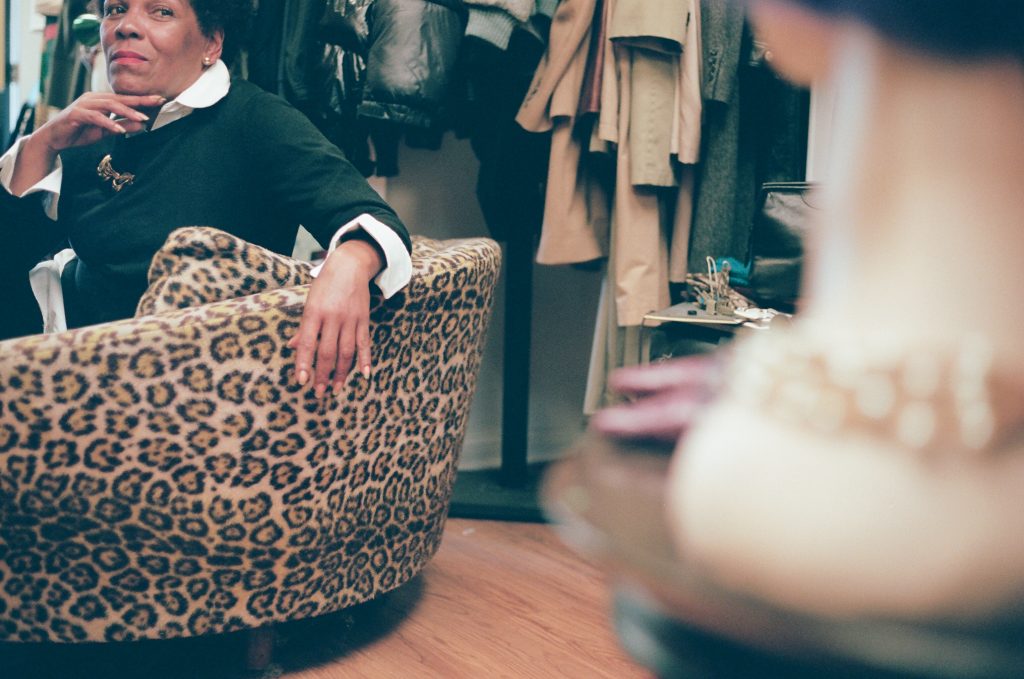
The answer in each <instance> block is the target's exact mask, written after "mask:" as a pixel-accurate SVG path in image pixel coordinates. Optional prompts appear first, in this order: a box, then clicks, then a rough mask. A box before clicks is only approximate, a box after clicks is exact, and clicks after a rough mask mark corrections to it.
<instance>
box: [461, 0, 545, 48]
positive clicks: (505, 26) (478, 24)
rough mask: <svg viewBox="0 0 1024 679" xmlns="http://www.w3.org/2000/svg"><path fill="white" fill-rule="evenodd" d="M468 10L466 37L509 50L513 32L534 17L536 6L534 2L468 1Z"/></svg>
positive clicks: (510, 0)
mask: <svg viewBox="0 0 1024 679" xmlns="http://www.w3.org/2000/svg"><path fill="white" fill-rule="evenodd" d="M466 9H467V10H468V12H469V19H468V21H467V23H466V36H468V37H474V38H478V39H480V40H484V41H486V42H489V43H491V44H492V45H494V46H495V47H497V48H498V49H507V48H508V43H509V40H510V39H511V38H512V31H514V30H515V28H516V26H517V25H519V24H522V23H523V22H525V21H528V20H529V19H530V17H531V16H533V14H534V11H535V9H536V4H535V3H534V0H466Z"/></svg>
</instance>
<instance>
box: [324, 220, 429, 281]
mask: <svg viewBox="0 0 1024 679" xmlns="http://www.w3.org/2000/svg"><path fill="white" fill-rule="evenodd" d="M356 229H362V230H363V231H365V232H366V233H367V235H369V236H370V238H372V239H373V240H374V242H376V243H377V245H378V246H379V247H380V249H381V250H382V251H383V252H384V258H385V259H386V260H387V261H386V262H385V264H384V269H383V270H382V271H381V272H380V273H379V274H377V277H376V278H374V279H373V282H374V283H376V284H377V287H378V288H380V291H381V292H382V293H383V294H384V297H391V295H393V294H395V293H396V292H398V291H399V290H401V289H402V288H404V287H405V286H406V285H408V284H409V279H410V278H412V258H411V257H410V256H409V251H408V250H406V249H405V243H403V242H402V239H401V238H399V237H398V234H397V233H395V230H394V229H392V228H391V227H390V226H387V225H386V224H384V223H383V222H381V221H380V220H378V219H376V218H375V217H372V216H370V215H368V214H363V215H359V216H358V217H356V218H355V219H353V220H352V221H351V222H349V223H348V224H346V225H344V226H343V227H341V228H340V229H338V231H337V233H335V234H334V237H333V238H331V244H330V246H328V248H327V257H330V256H331V253H332V252H334V249H335V248H336V247H338V241H340V240H341V237H342V236H344V235H345V234H346V233H349V232H350V231H354V230H356ZM324 261H325V262H326V261H327V259H326V257H325V258H324ZM323 266H324V262H321V263H320V264H317V265H316V266H315V267H313V268H312V270H310V272H309V273H310V275H311V276H313V278H316V277H317V275H318V274H319V273H320V269H322V268H323Z"/></svg>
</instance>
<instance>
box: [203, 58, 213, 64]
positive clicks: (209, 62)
mask: <svg viewBox="0 0 1024 679" xmlns="http://www.w3.org/2000/svg"><path fill="white" fill-rule="evenodd" d="M212 63H213V62H212V61H210V57H203V66H209V65H210V64H212Z"/></svg>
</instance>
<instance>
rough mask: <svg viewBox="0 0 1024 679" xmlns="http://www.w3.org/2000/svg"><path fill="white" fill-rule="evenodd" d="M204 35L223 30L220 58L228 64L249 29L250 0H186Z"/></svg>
mask: <svg viewBox="0 0 1024 679" xmlns="http://www.w3.org/2000/svg"><path fill="white" fill-rule="evenodd" d="M188 1H189V2H190V3H191V4H192V9H193V10H194V11H195V13H196V19H198V20H199V28H200V29H201V30H202V31H203V34H204V35H207V36H209V35H212V34H213V33H214V32H215V31H218V30H219V31H223V33H224V47H223V49H222V54H221V59H223V60H224V62H225V63H226V64H228V65H231V61H232V60H233V59H234V58H235V57H236V56H237V55H238V52H239V51H240V50H241V48H242V46H243V45H244V44H245V40H246V37H247V34H248V31H249V23H250V21H251V20H252V15H253V2H252V0H188Z"/></svg>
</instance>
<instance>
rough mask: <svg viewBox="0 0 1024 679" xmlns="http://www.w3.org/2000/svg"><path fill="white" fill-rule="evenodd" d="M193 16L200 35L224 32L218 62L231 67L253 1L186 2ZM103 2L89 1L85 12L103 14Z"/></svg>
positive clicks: (214, 0) (100, 0) (247, 29)
mask: <svg viewBox="0 0 1024 679" xmlns="http://www.w3.org/2000/svg"><path fill="white" fill-rule="evenodd" d="M187 1H188V3H189V4H190V5H192V11H194V12H195V13H196V20H197V21H198V22H199V29H200V30H201V31H202V32H203V35H206V36H208V37H209V36H211V35H213V34H214V32H215V31H218V30H219V31H223V32H224V46H223V47H222V48H221V57H220V58H221V59H223V60H224V63H226V64H228V65H229V66H230V65H231V62H232V60H233V59H234V58H235V57H236V56H238V53H239V52H240V51H241V49H242V46H243V45H244V44H245V41H246V38H247V37H248V33H249V24H250V22H251V21H252V16H253V13H254V9H253V0H187ZM103 2H104V0H90V1H89V3H88V5H87V8H88V9H89V10H90V11H93V12H95V13H97V14H102V11H103Z"/></svg>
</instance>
